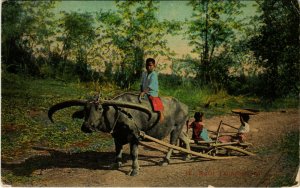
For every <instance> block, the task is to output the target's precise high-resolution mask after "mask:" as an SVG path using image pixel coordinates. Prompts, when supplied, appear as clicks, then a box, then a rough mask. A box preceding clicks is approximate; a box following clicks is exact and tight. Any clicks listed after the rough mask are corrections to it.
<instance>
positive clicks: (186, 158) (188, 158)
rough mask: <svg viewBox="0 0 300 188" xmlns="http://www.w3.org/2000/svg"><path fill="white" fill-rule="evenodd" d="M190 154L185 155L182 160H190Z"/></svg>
mask: <svg viewBox="0 0 300 188" xmlns="http://www.w3.org/2000/svg"><path fill="white" fill-rule="evenodd" d="M191 158H192V157H191V156H190V155H187V156H185V157H184V158H183V160H184V161H190V160H191Z"/></svg>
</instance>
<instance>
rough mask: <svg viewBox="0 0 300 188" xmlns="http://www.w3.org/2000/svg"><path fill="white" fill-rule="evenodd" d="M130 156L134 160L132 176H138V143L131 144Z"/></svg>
mask: <svg viewBox="0 0 300 188" xmlns="http://www.w3.org/2000/svg"><path fill="white" fill-rule="evenodd" d="M130 155H131V159H132V170H131V172H130V176H136V175H138V172H139V168H140V167H139V163H138V142H136V141H134V142H131V143H130Z"/></svg>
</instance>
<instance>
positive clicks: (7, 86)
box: [1, 73, 298, 185]
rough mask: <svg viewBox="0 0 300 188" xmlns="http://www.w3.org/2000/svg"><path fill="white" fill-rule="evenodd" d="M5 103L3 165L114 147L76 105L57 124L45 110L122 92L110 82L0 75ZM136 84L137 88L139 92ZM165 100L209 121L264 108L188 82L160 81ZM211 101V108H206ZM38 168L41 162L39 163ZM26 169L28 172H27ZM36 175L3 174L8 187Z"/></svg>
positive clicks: (283, 102)
mask: <svg viewBox="0 0 300 188" xmlns="http://www.w3.org/2000/svg"><path fill="white" fill-rule="evenodd" d="M1 83H2V88H1V94H2V100H1V108H2V110H1V120H2V123H1V157H2V161H6V162H7V161H19V160H22V159H24V158H28V157H31V156H34V155H36V153H37V151H36V150H34V149H33V147H34V146H41V147H48V148H53V149H58V150H65V151H69V152H72V153H80V152H86V151H106V150H110V149H111V148H113V140H112V138H111V136H110V135H109V134H105V133H92V134H84V133H82V132H81V130H80V127H81V123H82V121H80V120H72V119H71V115H72V112H74V110H75V109H76V108H75V107H72V108H68V109H65V110H61V111H59V112H57V113H56V114H55V115H54V120H55V123H54V124H53V123H51V122H50V121H49V120H48V117H47V111H48V109H49V107H50V106H52V105H53V104H55V103H58V102H61V101H64V100H69V99H86V98H89V97H91V96H94V95H96V94H98V92H101V93H102V95H103V96H104V97H112V96H114V95H115V94H117V93H120V92H122V90H121V89H119V88H118V87H116V86H114V85H112V84H109V83H106V84H98V83H96V82H91V83H79V82H70V83H69V82H64V81H58V80H51V79H35V78H30V77H23V76H18V75H14V74H8V73H2V82H1ZM137 88H138V83H137V84H136V85H134V87H133V89H135V90H138V89H137ZM160 88H161V90H160V95H161V96H173V97H175V98H177V99H178V100H180V101H182V102H183V103H185V104H187V105H188V106H189V109H190V115H191V116H192V115H193V113H194V112H195V111H203V112H204V113H205V116H206V118H210V117H213V116H215V115H220V114H227V113H231V109H233V108H244V107H248V108H257V109H260V110H265V109H266V108H264V107H262V101H260V100H259V99H258V98H254V97H245V96H230V95H228V94H227V93H226V92H225V91H219V92H218V93H213V92H212V91H211V90H210V89H209V88H197V87H193V86H192V85H190V84H182V85H175V86H174V84H170V83H168V82H166V81H164V80H163V81H162V82H161V85H160ZM209 101H210V104H209V107H208V108H205V107H204V105H205V104H207V103H208V102H209ZM297 106H298V101H297V100H295V99H280V100H278V101H277V103H275V105H274V106H272V107H270V108H268V109H267V110H274V109H276V108H280V109H282V108H297ZM36 165H38V164H36ZM24 170H26V168H24ZM34 178H38V177H37V176H29V177H28V176H18V175H16V174H13V173H11V172H5V173H2V180H3V181H4V182H5V183H12V182H14V184H19V185H25V184H27V185H28V184H30V182H31V181H33V180H34Z"/></svg>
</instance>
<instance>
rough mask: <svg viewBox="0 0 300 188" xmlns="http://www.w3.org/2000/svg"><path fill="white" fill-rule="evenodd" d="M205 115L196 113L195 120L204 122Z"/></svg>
mask: <svg viewBox="0 0 300 188" xmlns="http://www.w3.org/2000/svg"><path fill="white" fill-rule="evenodd" d="M202 117H203V113H202V112H195V114H194V118H195V120H196V121H202Z"/></svg>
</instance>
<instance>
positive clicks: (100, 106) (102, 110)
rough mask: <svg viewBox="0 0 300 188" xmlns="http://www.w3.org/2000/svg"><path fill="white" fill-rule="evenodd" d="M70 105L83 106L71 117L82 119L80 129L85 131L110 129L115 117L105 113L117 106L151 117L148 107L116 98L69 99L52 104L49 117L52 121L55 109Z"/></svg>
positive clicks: (105, 130) (115, 108)
mask: <svg viewBox="0 0 300 188" xmlns="http://www.w3.org/2000/svg"><path fill="white" fill-rule="evenodd" d="M71 106H82V107H84V109H82V110H79V111H76V112H74V113H73V115H72V117H73V118H80V119H84V122H83V124H82V126H81V130H82V131H83V132H85V133H91V132H93V131H98V130H99V131H103V132H109V131H111V129H112V126H113V125H112V124H113V123H114V120H115V118H116V117H115V115H113V114H111V113H110V114H107V113H108V111H109V110H112V111H113V110H114V111H117V110H118V109H119V108H130V109H135V110H139V111H142V112H144V113H146V114H148V119H149V120H150V118H151V111H150V110H149V109H148V108H146V107H144V106H142V105H139V104H135V103H130V102H123V101H116V100H92V101H87V100H69V101H64V102H61V103H58V104H56V105H54V106H52V107H51V108H50V109H49V111H48V117H49V119H50V120H51V121H52V122H53V118H52V116H53V114H54V113H55V112H56V111H58V110H61V109H64V108H68V107H71ZM111 107H113V108H111Z"/></svg>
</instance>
